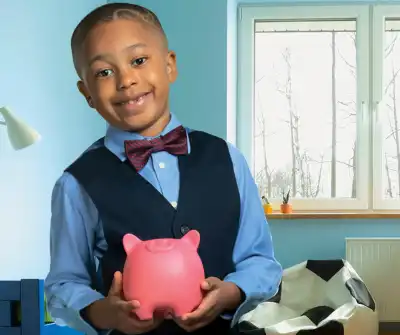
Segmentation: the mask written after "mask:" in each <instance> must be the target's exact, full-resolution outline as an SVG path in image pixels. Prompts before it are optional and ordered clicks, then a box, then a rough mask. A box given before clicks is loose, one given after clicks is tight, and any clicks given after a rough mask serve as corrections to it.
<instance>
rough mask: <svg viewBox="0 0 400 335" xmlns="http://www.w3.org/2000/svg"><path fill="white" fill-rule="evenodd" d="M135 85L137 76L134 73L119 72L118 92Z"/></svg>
mask: <svg viewBox="0 0 400 335" xmlns="http://www.w3.org/2000/svg"><path fill="white" fill-rule="evenodd" d="M135 84H137V75H136V72H135V71H132V70H131V71H125V72H121V73H120V75H119V80H118V83H117V85H118V87H117V88H118V90H125V89H127V88H129V87H131V86H132V85H135Z"/></svg>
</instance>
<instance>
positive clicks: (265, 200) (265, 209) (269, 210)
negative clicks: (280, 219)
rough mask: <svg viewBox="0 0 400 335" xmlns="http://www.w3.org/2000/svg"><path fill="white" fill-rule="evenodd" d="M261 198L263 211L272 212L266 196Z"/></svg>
mask: <svg viewBox="0 0 400 335" xmlns="http://www.w3.org/2000/svg"><path fill="white" fill-rule="evenodd" d="M261 199H262V200H263V207H264V213H265V214H270V213H272V206H271V204H270V203H269V201H268V198H267V197H265V196H262V197H261Z"/></svg>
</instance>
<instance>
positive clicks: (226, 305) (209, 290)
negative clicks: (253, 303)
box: [175, 277, 241, 332]
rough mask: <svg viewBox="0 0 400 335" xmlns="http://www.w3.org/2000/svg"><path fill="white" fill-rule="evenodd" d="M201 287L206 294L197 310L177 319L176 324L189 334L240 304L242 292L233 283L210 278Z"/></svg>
mask: <svg viewBox="0 0 400 335" xmlns="http://www.w3.org/2000/svg"><path fill="white" fill-rule="evenodd" d="M201 287H202V289H203V290H204V291H205V293H206V294H205V297H204V298H203V301H202V302H201V303H200V305H199V306H198V307H197V309H196V310H194V311H193V312H191V313H188V314H186V315H183V316H182V317H181V318H175V322H176V323H177V324H178V325H179V326H180V327H181V328H183V329H184V330H186V331H187V332H192V331H194V330H196V329H199V328H202V327H204V326H206V325H208V324H209V323H211V322H212V321H214V320H215V319H216V318H217V317H219V316H220V315H221V313H223V312H224V311H226V310H233V309H235V308H236V307H237V306H238V305H239V304H240V299H241V294H240V290H239V288H238V287H237V286H236V285H235V284H233V283H231V282H224V281H221V280H220V279H218V278H215V277H210V278H207V279H206V280H205V281H204V282H203V283H202V285H201Z"/></svg>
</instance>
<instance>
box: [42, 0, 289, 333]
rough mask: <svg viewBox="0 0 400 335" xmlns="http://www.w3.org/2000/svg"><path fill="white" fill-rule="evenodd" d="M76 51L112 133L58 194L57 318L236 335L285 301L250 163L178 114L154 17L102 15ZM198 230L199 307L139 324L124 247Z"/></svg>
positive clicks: (89, 19)
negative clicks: (237, 328) (235, 329)
mask: <svg viewBox="0 0 400 335" xmlns="http://www.w3.org/2000/svg"><path fill="white" fill-rule="evenodd" d="M71 44H72V53H73V59H74V65H75V68H76V71H77V73H78V75H79V77H80V81H79V82H78V87H79V90H80V92H81V93H82V94H83V96H84V97H85V99H86V100H87V102H88V104H89V106H90V107H92V108H94V109H95V110H96V111H97V112H98V113H99V114H100V115H101V116H102V117H103V118H104V119H105V120H106V121H107V122H108V124H109V128H108V130H107V133H106V135H105V137H104V138H103V139H100V140H99V141H97V142H96V143H94V144H93V145H92V146H91V147H90V148H89V149H88V150H86V151H85V152H84V153H83V154H82V155H81V156H80V157H79V158H78V159H77V160H76V161H75V162H74V163H73V164H72V165H71V166H69V167H68V168H67V169H66V170H65V172H64V173H63V175H62V176H61V177H60V179H59V180H58V181H57V183H56V185H55V188H54V191H53V197H52V222H51V266H50V272H49V274H48V276H47V278H46V281H45V292H46V296H47V298H48V305H49V311H50V313H51V315H52V317H53V318H54V319H55V320H56V321H57V323H60V324H67V325H68V326H70V327H72V328H75V329H77V330H79V331H82V332H84V333H85V334H89V335H90V334H97V333H99V334H109V333H111V334H113V335H117V334H152V335H156V334H158V335H178V334H186V333H188V332H193V333H194V334H199V335H204V334H210V335H211V334H221V335H223V334H228V333H229V329H230V326H231V325H232V324H234V323H235V322H236V321H237V319H238V317H239V316H240V315H242V314H243V313H244V312H246V311H248V310H249V309H250V308H252V306H254V304H255V303H257V302H260V301H263V300H266V299H268V298H270V297H272V296H273V295H274V294H275V293H276V292H277V290H278V286H279V283H280V279H281V274H282V269H281V266H280V265H279V264H278V262H277V261H276V260H275V258H274V254H273V246H272V239H271V236H270V232H269V229H268V225H267V223H266V220H265V216H264V212H263V209H262V206H261V201H260V199H259V195H258V192H257V188H256V186H255V183H254V181H253V179H252V177H251V174H250V171H249V169H248V167H247V164H246V162H245V159H244V158H243V156H242V155H241V154H240V153H239V152H238V150H236V149H235V148H234V147H233V146H231V145H228V144H227V143H226V142H225V141H223V140H222V139H219V138H217V137H215V136H212V135H209V134H206V133H204V132H199V131H191V130H189V129H186V128H184V127H182V126H181V125H180V123H179V122H178V120H177V119H176V117H175V116H174V115H173V114H172V113H170V110H169V102H168V99H169V98H168V95H169V85H170V83H172V82H174V81H175V79H176V77H177V69H176V56H175V53H174V52H172V51H169V50H168V43H167V39H166V36H165V34H164V31H163V29H162V27H161V24H160V22H159V21H158V19H157V17H156V16H155V15H154V13H152V12H151V11H149V10H147V9H145V8H143V7H140V6H137V5H132V4H125V3H111V4H107V5H104V6H101V7H99V8H97V9H95V10H94V11H93V12H91V13H90V14H88V15H87V16H86V17H85V18H84V19H83V20H82V21H81V22H80V24H79V25H78V27H77V28H76V30H75V31H74V33H73V36H72V42H71ZM205 98H206V97H205ZM190 229H196V230H198V231H199V232H200V234H201V241H200V248H199V254H200V256H201V258H202V261H203V264H204V267H205V272H206V276H207V279H206V281H205V282H204V283H202V289H203V290H204V299H203V301H202V303H201V304H200V306H199V307H198V308H197V309H196V310H195V311H193V312H192V313H188V314H187V315H184V316H182V317H180V318H172V317H171V316H168V315H159V313H155V315H154V318H153V319H152V320H146V321H141V320H139V319H138V318H137V317H136V316H135V313H134V311H135V309H136V308H138V307H139V306H140V301H125V300H124V297H123V294H122V283H121V271H122V269H123V265H124V261H125V257H126V255H125V252H124V249H123V246H122V243H121V241H122V237H123V235H124V234H126V233H133V234H135V235H137V236H138V237H139V238H141V239H142V240H147V239H153V238H160V237H170V238H181V237H182V236H183V235H184V234H186V233H187V232H188V231H189V230H190ZM162 284H163V283H160V285H162Z"/></svg>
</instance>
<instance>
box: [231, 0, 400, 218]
mask: <svg viewBox="0 0 400 335" xmlns="http://www.w3.org/2000/svg"><path fill="white" fill-rule="evenodd" d="M371 13H372V15H371ZM399 31H400V6H384V5H376V6H373V5H348V6H347V5H340V6H339V5H338V6H302V5H298V6H293V5H291V6H282V7H270V6H260V7H255V6H251V7H241V8H240V11H239V40H238V42H239V48H238V50H239V55H238V61H239V68H238V82H239V86H238V90H239V91H238V93H239V101H238V115H237V145H238V147H239V148H240V149H241V150H242V151H243V153H244V154H245V156H246V158H247V159H248V161H249V163H250V166H251V168H252V172H253V175H254V178H255V180H256V183H257V185H258V188H259V191H260V195H264V196H266V197H267V198H268V199H269V200H270V201H271V202H272V203H276V204H277V205H278V204H279V203H280V202H281V200H282V194H283V193H284V192H287V191H289V190H290V192H291V197H292V198H291V199H292V200H291V201H292V203H293V205H294V208H295V209H297V210H305V211H337V210H339V211H354V210H400V35H399Z"/></svg>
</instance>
